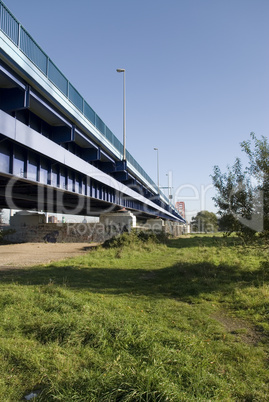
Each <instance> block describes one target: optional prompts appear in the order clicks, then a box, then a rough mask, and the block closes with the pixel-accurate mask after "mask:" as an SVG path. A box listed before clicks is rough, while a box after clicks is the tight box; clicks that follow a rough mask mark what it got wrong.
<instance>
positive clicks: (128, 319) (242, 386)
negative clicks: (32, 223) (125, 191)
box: [0, 236, 269, 402]
mask: <svg viewBox="0 0 269 402" xmlns="http://www.w3.org/2000/svg"><path fill="white" fill-rule="evenodd" d="M129 239H130V237H129ZM124 241H126V242H127V239H126V238H125V237H124ZM128 241H129V240H128ZM142 244H143V247H141V243H140V242H136V243H135V244H133V246H132V250H131V252H130V243H128V242H127V244H126V245H122V243H121V244H120V245H119V246H118V247H112V248H111V247H110V248H102V247H98V248H96V249H94V250H92V251H90V252H89V253H87V254H85V255H83V256H80V257H78V258H73V259H68V260H65V261H61V262H57V263H54V264H50V265H46V266H39V267H35V268H24V269H20V270H4V271H2V272H1V283H0V361H1V364H0V395H1V399H2V400H3V401H7V402H9V401H10V402H11V401H19V400H23V399H24V396H25V395H27V394H29V393H31V392H37V393H38V397H37V398H36V399H35V400H36V401H46V402H47V401H93V402H95V401H96V402H97V401H98V402H99V401H110V402H116V401H141V402H142V401H171V402H173V401H174V402H177V401H183V402H184V401H186V402H189V401H198V400H199V401H208V400H212V401H213V400H214V401H255V400H256V401H264V402H265V401H267V400H268V399H269V386H268V384H269V374H268V345H269V344H268V339H269V338H268V335H269V326H268V311H269V304H268V294H269V270H268V268H269V267H268V251H267V250H266V249H265V248H264V247H262V246H261V247H258V246H256V247H250V246H248V247H243V246H242V245H241V242H240V241H239V239H238V238H237V237H229V238H223V237H219V236H210V237H209V236H206V237H202V236H195V237H193V238H181V239H170V240H169V241H168V242H167V244H166V245H163V244H158V243H154V247H152V245H151V242H150V241H148V242H147V241H144V240H143V242H142ZM118 250H122V256H121V258H120V259H118V258H115V255H116V253H117V252H118ZM148 250H150V253H149V252H148Z"/></svg>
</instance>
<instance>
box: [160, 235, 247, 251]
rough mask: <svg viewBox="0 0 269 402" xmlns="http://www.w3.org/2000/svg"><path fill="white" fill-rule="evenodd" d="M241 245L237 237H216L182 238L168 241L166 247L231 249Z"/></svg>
mask: <svg viewBox="0 0 269 402" xmlns="http://www.w3.org/2000/svg"><path fill="white" fill-rule="evenodd" d="M241 244H242V240H241V239H240V238H239V237H233V236H231V237H227V236H223V235H221V236H220V235H217V236H214V235H213V236H199V235H197V236H195V235H194V236H190V237H187V236H186V237H185V236H182V237H180V238H177V239H169V241H168V244H167V245H168V247H171V248H190V247H231V246H238V245H241Z"/></svg>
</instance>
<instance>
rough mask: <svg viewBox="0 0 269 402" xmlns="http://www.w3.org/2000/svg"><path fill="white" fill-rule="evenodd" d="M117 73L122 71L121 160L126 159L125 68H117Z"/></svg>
mask: <svg viewBox="0 0 269 402" xmlns="http://www.w3.org/2000/svg"><path fill="white" fill-rule="evenodd" d="M117 72H118V73H123V160H124V161H125V160H126V146H125V141H126V133H125V69H124V68H117Z"/></svg>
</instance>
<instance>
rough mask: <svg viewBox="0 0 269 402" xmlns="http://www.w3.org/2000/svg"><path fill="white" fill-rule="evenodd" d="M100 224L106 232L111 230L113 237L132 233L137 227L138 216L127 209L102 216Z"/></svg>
mask: <svg viewBox="0 0 269 402" xmlns="http://www.w3.org/2000/svg"><path fill="white" fill-rule="evenodd" d="M100 223H101V224H103V225H104V227H105V228H106V231H107V230H108V229H110V231H111V234H112V235H116V234H118V233H122V232H124V231H128V232H130V230H131V229H132V228H135V227H136V216H135V215H134V214H133V213H132V212H130V211H127V210H126V209H123V210H121V211H118V212H108V213H105V214H102V215H100Z"/></svg>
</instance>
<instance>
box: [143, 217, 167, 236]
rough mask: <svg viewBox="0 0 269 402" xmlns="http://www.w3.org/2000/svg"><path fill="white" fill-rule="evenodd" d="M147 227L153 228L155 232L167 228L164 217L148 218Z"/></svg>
mask: <svg viewBox="0 0 269 402" xmlns="http://www.w3.org/2000/svg"><path fill="white" fill-rule="evenodd" d="M145 228H146V229H148V230H151V231H152V232H154V233H160V232H162V231H164V230H165V223H164V220H163V219H158V218H155V219H154V218H153V219H147V223H146V225H145Z"/></svg>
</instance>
